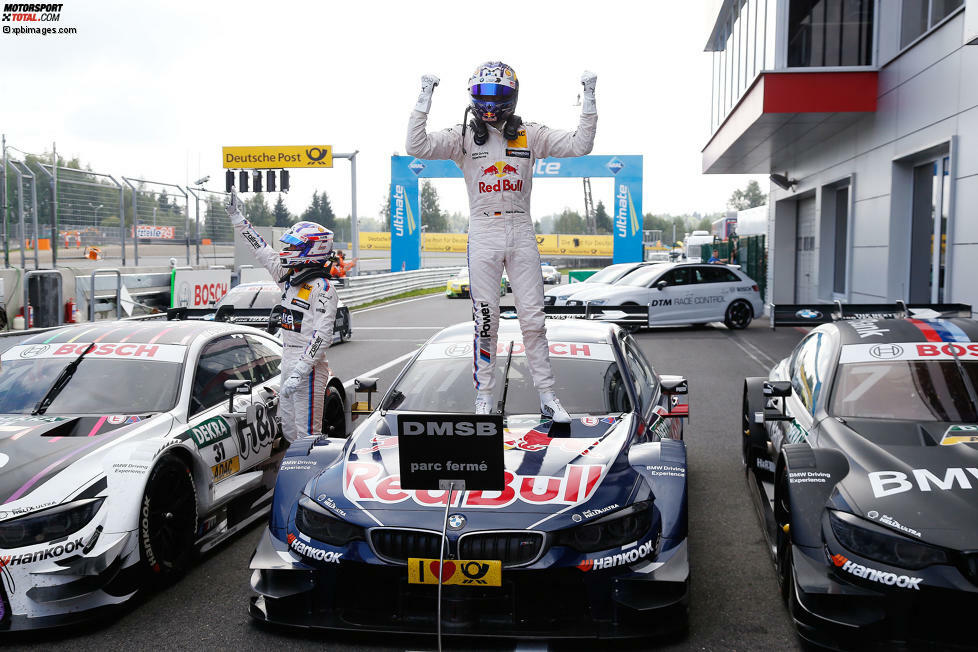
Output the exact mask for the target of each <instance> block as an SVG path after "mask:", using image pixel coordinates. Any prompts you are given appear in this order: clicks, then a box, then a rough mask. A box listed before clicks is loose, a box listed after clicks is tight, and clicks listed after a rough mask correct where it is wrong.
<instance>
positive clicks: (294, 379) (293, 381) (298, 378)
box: [278, 362, 312, 398]
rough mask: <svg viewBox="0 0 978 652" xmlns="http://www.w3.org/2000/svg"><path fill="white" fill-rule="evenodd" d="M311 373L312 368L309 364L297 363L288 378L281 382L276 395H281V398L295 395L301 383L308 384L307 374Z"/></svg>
mask: <svg viewBox="0 0 978 652" xmlns="http://www.w3.org/2000/svg"><path fill="white" fill-rule="evenodd" d="M311 371H312V367H311V366H310V365H309V363H307V362H297V363H296V365H295V369H293V370H292V373H291V374H289V377H288V378H286V379H285V380H284V381H282V387H281V388H280V389H279V391H278V393H279V394H281V395H282V398H289V397H290V396H292V395H293V394H295V393H296V391H297V390H298V389H299V386H300V385H301V384H302V383H305V382H309V381H308V379H309V372H311Z"/></svg>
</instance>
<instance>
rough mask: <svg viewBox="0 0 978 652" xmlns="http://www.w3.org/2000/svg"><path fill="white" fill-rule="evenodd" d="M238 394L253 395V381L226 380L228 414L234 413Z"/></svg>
mask: <svg viewBox="0 0 978 652" xmlns="http://www.w3.org/2000/svg"><path fill="white" fill-rule="evenodd" d="M238 394H251V381H250V380H225V381H224V395H225V396H227V397H228V412H234V397H235V396H236V395H238Z"/></svg>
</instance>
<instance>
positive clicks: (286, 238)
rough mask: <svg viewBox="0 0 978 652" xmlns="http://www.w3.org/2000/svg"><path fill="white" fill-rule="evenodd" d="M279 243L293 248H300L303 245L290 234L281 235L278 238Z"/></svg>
mask: <svg viewBox="0 0 978 652" xmlns="http://www.w3.org/2000/svg"><path fill="white" fill-rule="evenodd" d="M279 242H284V243H285V244H288V245H295V246H301V245H303V244H304V243H303V241H302V240H300V239H299V238H297V237H295V236H294V235H292V234H291V233H286V234H285V235H283V236H282V237H281V238H279Z"/></svg>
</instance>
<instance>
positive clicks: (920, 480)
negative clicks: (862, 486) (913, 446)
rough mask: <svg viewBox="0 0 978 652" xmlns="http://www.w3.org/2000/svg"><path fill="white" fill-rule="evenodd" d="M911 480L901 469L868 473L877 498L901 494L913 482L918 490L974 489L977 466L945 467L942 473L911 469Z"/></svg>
mask: <svg viewBox="0 0 978 652" xmlns="http://www.w3.org/2000/svg"><path fill="white" fill-rule="evenodd" d="M911 473H912V476H913V480H914V482H911V481H910V479H909V478H908V476H907V474H906V473H903V472H902V471H873V472H871V473H870V474H869V484H870V486H872V488H873V495H874V496H876V497H877V498H883V497H885V496H892V495H894V494H902V493H903V492H905V491H910V490H911V489H913V488H914V483H916V485H917V489H918V490H920V491H933V490H935V489H937V490H939V491H951V490H953V489H954V488H955V487H957V488H958V489H974V485H972V481H973V480H974V481H976V482H978V468H975V467H973V466H969V467H966V468H960V467H954V468H949V469H945V470H944V471H943V475H938V473H940V472H938V473H935V472H932V471H929V470H927V469H913V470H912V472H911Z"/></svg>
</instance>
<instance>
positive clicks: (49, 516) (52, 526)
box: [0, 497, 105, 548]
mask: <svg viewBox="0 0 978 652" xmlns="http://www.w3.org/2000/svg"><path fill="white" fill-rule="evenodd" d="M103 502H105V498H104V497H103V498H89V499H86V500H79V501H75V502H72V503H65V504H64V505H58V506H57V507H52V508H51V509H46V510H44V511H43V512H37V513H34V514H27V515H26V516H19V517H17V518H15V519H11V520H9V521H4V522H3V523H0V548H20V547H22V546H33V545H36V544H38V543H44V542H46V541H53V540H55V539H60V538H63V537H66V536H69V535H71V534H74V533H75V532H77V531H78V530H80V529H82V528H83V527H85V525H87V524H88V522H89V521H91V520H92V519H93V518H94V517H95V514H96V513H97V512H98V510H99V507H101V506H102V503H103Z"/></svg>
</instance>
